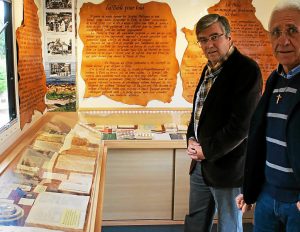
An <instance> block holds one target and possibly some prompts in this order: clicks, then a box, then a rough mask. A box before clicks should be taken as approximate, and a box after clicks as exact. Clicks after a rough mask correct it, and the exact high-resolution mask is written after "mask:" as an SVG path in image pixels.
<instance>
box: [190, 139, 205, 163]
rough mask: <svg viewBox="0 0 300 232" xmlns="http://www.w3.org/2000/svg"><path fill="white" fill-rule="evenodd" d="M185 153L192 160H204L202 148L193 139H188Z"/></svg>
mask: <svg viewBox="0 0 300 232" xmlns="http://www.w3.org/2000/svg"><path fill="white" fill-rule="evenodd" d="M187 153H188V155H189V156H190V157H191V159H193V160H196V161H201V160H204V159H205V156H204V154H203V151H202V147H201V146H200V144H199V143H198V142H197V141H196V140H194V139H189V141H188V148H187Z"/></svg>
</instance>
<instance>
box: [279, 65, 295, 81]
mask: <svg viewBox="0 0 300 232" xmlns="http://www.w3.org/2000/svg"><path fill="white" fill-rule="evenodd" d="M277 73H278V74H279V75H280V76H282V77H284V78H286V79H290V78H292V77H293V76H295V75H297V74H298V73H300V64H299V65H298V66H297V67H295V68H293V69H292V70H291V71H289V72H288V73H285V72H284V70H283V66H282V65H281V64H279V65H278V68H277Z"/></svg>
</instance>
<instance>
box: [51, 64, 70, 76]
mask: <svg viewBox="0 0 300 232" xmlns="http://www.w3.org/2000/svg"><path fill="white" fill-rule="evenodd" d="M49 65H50V77H54V78H55V77H56V78H63V77H67V76H70V75H71V64H70V63H50V64H49Z"/></svg>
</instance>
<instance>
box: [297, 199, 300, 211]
mask: <svg viewBox="0 0 300 232" xmlns="http://www.w3.org/2000/svg"><path fill="white" fill-rule="evenodd" d="M297 208H298V210H299V211H300V201H298V202H297Z"/></svg>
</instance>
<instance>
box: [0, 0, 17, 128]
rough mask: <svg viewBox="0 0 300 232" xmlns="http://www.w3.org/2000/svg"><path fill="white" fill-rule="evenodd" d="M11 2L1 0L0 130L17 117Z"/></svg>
mask: <svg viewBox="0 0 300 232" xmlns="http://www.w3.org/2000/svg"><path fill="white" fill-rule="evenodd" d="M14 79H15V78H14V62H13V34H12V10H11V2H9V1H7V0H0V131H2V130H3V129H4V128H6V127H7V126H9V125H10V123H11V122H12V121H14V119H15V118H16V98H15V80H14Z"/></svg>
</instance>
